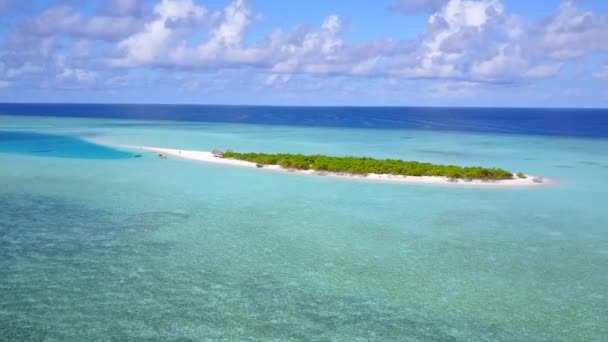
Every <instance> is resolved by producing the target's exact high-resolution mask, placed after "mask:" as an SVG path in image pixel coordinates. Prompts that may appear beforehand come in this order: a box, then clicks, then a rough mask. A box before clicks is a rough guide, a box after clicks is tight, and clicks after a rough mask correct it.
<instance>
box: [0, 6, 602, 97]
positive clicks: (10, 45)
mask: <svg viewBox="0 0 608 342" xmlns="http://www.w3.org/2000/svg"><path fill="white" fill-rule="evenodd" d="M10 8H11V3H10V2H8V1H7V0H4V1H2V0H0V11H4V12H7V11H9V12H10ZM389 11H393V12H398V13H401V14H402V15H403V16H402V18H403V20H408V19H407V18H408V16H410V15H424V16H426V17H427V19H426V23H425V25H424V28H423V30H422V32H421V33H420V34H419V35H418V36H417V37H416V38H415V39H412V40H397V39H393V38H391V37H386V38H385V39H376V40H369V41H365V42H359V43H346V42H345V41H344V40H343V38H342V36H343V32H344V30H345V25H344V18H342V17H341V16H340V15H339V14H332V13H329V14H328V15H327V16H326V17H325V18H324V20H323V21H322V24H321V25H319V26H317V27H310V26H307V25H305V23H303V24H301V25H296V26H294V27H292V28H289V29H285V28H275V29H273V30H271V31H269V32H267V33H266V34H265V35H263V36H262V37H260V38H258V39H257V40H252V39H249V38H248V34H249V32H251V30H252V28H253V26H254V25H256V16H259V15H258V14H255V12H254V8H253V6H252V4H251V3H250V2H249V1H247V0H233V1H232V2H229V3H227V5H226V6H225V8H223V9H211V8H207V7H205V6H204V5H203V4H201V3H199V2H196V1H194V0H160V1H145V0H144V1H142V0H123V1H118V0H106V1H102V2H101V3H100V4H99V6H98V8H97V9H96V10H95V11H94V13H92V14H89V15H85V14H83V13H82V12H81V11H79V10H78V8H76V7H74V6H72V5H70V2H61V3H58V4H55V5H51V6H49V7H47V8H45V9H43V10H42V11H40V12H39V13H34V14H32V15H29V16H25V17H24V18H22V19H21V20H18V21H16V22H15V23H14V25H13V26H12V27H10V29H9V30H8V31H7V32H6V34H5V35H4V37H2V48H1V50H0V86H1V87H3V88H7V87H16V86H19V85H21V86H26V85H27V86H32V85H36V86H43V87H51V88H52V87H63V86H68V85H69V86H75V85H77V84H81V86H82V87H104V86H105V87H107V86H112V87H116V86H120V85H128V84H129V83H130V82H135V81H136V79H137V77H130V74H133V73H142V72H144V71H158V70H161V71H163V72H166V73H168V74H171V73H174V74H175V75H176V76H175V79H176V80H179V82H182V83H183V84H181V86H182V87H183V89H196V88H197V87H198V86H200V85H201V84H203V83H204V82H202V81H201V79H196V77H193V76H192V75H193V74H194V75H196V74H200V75H212V74H214V75H217V74H218V73H224V74H226V73H228V74H229V73H234V72H235V71H236V72H240V73H241V75H247V76H248V77H249V80H248V81H247V82H248V83H249V84H250V85H252V86H254V87H277V86H284V85H286V84H288V83H292V86H293V84H298V83H306V82H308V83H310V82H309V81H310V80H311V79H315V78H316V79H317V81H315V82H316V83H317V84H321V83H323V82H327V80H329V81H331V79H344V78H348V79H374V80H382V82H385V84H386V86H387V87H391V85H394V84H398V83H399V82H403V81H408V80H432V81H435V82H436V84H435V85H434V86H433V89H436V90H437V89H438V90H441V89H444V90H445V89H452V88H453V85H454V84H460V85H462V84H466V86H465V87H464V88H465V90H468V89H475V88H477V86H476V85H477V84H491V85H506V86H508V85H512V84H531V83H534V82H540V81H542V80H545V79H549V78H552V77H555V76H556V75H559V74H560V73H563V70H564V69H565V68H568V67H569V66H570V65H574V64H577V65H580V64H581V63H582V64H585V63H586V58H588V57H589V56H604V57H606V56H605V55H606V54H607V53H608V40H607V39H606V37H608V16H607V15H600V14H597V13H594V12H591V11H587V10H584V9H583V8H581V7H580V6H579V4H578V2H574V1H564V2H562V3H561V4H560V5H559V6H558V7H557V8H556V9H555V10H554V12H553V13H551V14H549V15H547V16H546V17H544V18H542V19H540V20H530V19H527V18H525V17H522V16H519V15H517V14H515V13H510V12H509V11H508V9H507V8H506V7H505V4H503V3H502V2H501V1H500V0H399V1H396V2H395V3H394V4H393V5H392V6H391V7H390V9H389ZM5 15H6V14H5ZM607 65H608V64H606V65H596V66H595V67H592V68H586V69H589V70H586V71H585V72H587V74H588V75H589V77H591V78H593V79H596V80H605V79H607V78H608V77H606V74H607V71H606V70H607ZM184 73H187V74H188V76H187V77H185V76H184ZM211 79H213V76H211ZM303 80H308V81H306V82H304V81H303ZM307 86H310V84H308V85H307Z"/></svg>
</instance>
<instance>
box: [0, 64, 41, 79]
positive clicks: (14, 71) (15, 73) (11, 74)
mask: <svg viewBox="0 0 608 342" xmlns="http://www.w3.org/2000/svg"><path fill="white" fill-rule="evenodd" d="M43 70H44V69H43V68H42V67H41V66H39V65H34V64H32V63H30V62H26V63H25V64H23V65H21V66H20V67H16V68H9V69H8V70H7V71H6V76H7V77H8V78H17V77H19V76H21V75H24V74H32V73H37V72H41V71H43Z"/></svg>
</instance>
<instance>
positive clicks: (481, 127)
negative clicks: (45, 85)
mask: <svg viewBox="0 0 608 342" xmlns="http://www.w3.org/2000/svg"><path fill="white" fill-rule="evenodd" d="M0 113H2V114H5V115H27V116H58V117H83V118H114V119H142V120H172V121H199V122H217V123H249V124H260V125H289V126H311V127H345V128H376V129H391V130H394V129H396V130H403V129H408V130H431V131H454V132H477V133H505V134H537V135H552V136H579V137H608V109H535V108H424V107H274V106H219V105H129V104H7V103H3V104H0Z"/></svg>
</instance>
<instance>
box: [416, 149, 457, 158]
mask: <svg viewBox="0 0 608 342" xmlns="http://www.w3.org/2000/svg"><path fill="white" fill-rule="evenodd" d="M418 152H421V153H426V154H434V155H440V156H465V155H467V154H468V153H466V152H461V151H449V150H431V149H420V150H418Z"/></svg>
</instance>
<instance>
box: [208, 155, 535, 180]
mask: <svg viewBox="0 0 608 342" xmlns="http://www.w3.org/2000/svg"><path fill="white" fill-rule="evenodd" d="M213 152H214V155H215V156H216V157H221V158H227V159H236V160H242V161H247V162H251V163H255V164H256V166H257V167H260V168H261V167H264V166H267V165H279V166H280V167H282V168H283V169H287V170H291V171H296V170H299V171H302V170H313V171H319V172H323V171H325V172H331V173H342V174H351V175H360V176H366V175H369V174H382V175H397V176H414V177H420V176H430V177H447V178H450V179H453V180H458V179H463V180H473V179H478V180H488V181H490V180H504V179H512V178H514V174H513V173H512V172H509V171H506V170H503V169H499V168H484V167H479V166H476V167H462V166H456V165H437V164H431V163H421V162H417V161H403V160H398V159H373V158H368V157H332V156H325V155H318V154H317V155H303V154H287V153H277V154H270V153H238V152H233V151H230V150H229V151H226V152H223V153H222V152H220V151H219V150H214V151H213ZM515 176H516V177H519V178H526V176H525V175H524V174H523V173H518V174H517V175H515Z"/></svg>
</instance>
